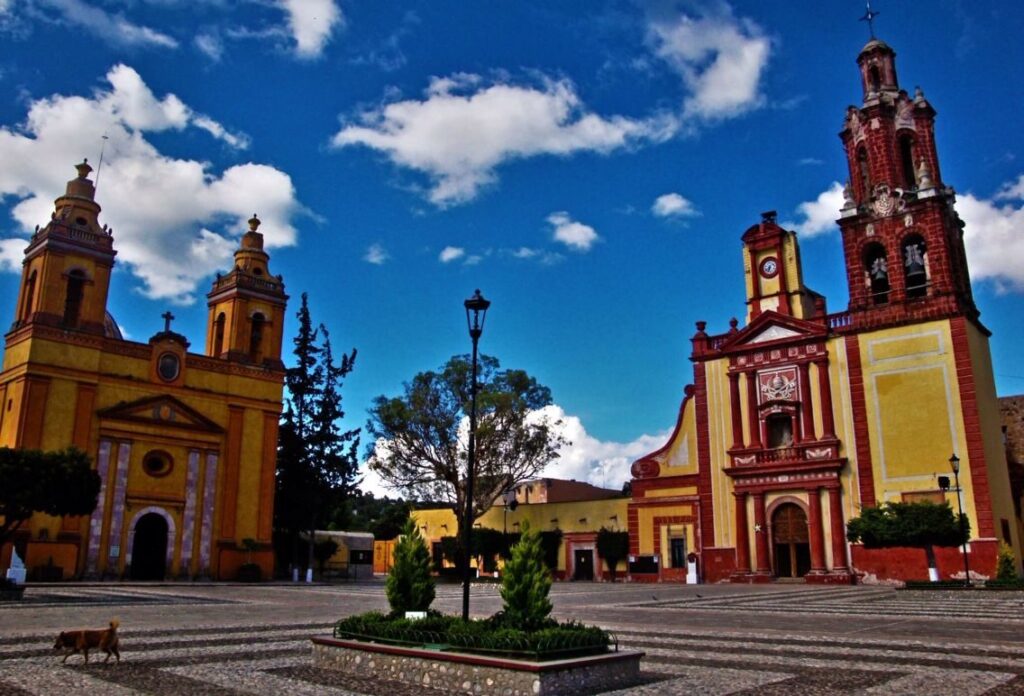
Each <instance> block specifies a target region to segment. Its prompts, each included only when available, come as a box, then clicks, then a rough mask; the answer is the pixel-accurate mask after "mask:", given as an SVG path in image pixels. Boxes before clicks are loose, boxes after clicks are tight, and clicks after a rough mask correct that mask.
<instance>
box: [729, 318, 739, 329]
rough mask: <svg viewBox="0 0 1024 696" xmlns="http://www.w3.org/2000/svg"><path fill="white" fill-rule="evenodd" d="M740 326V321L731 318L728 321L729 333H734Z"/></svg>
mask: <svg viewBox="0 0 1024 696" xmlns="http://www.w3.org/2000/svg"><path fill="white" fill-rule="evenodd" d="M739 325H740V320H739V319H737V318H736V317H733V318H732V319H730V320H729V333H736V332H737V331H738V330H739V329H737V328H736V327H737V326H739Z"/></svg>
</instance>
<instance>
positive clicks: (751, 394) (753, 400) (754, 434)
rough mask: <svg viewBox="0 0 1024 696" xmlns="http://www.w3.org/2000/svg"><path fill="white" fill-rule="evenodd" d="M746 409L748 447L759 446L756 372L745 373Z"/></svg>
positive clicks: (755, 447)
mask: <svg viewBox="0 0 1024 696" xmlns="http://www.w3.org/2000/svg"><path fill="white" fill-rule="evenodd" d="M747 411H748V413H749V415H750V418H749V424H750V447H751V449H760V448H761V419H760V418H759V417H758V414H757V373H756V372H754V371H753V370H751V371H750V372H748V373H747Z"/></svg>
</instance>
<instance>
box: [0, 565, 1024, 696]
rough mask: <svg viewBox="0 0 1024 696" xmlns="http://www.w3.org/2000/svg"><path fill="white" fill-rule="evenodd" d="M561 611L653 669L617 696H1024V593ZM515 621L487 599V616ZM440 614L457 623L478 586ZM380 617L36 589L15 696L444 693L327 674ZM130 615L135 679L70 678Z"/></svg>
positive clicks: (14, 616) (4, 647)
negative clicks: (340, 637) (84, 644)
mask: <svg viewBox="0 0 1024 696" xmlns="http://www.w3.org/2000/svg"><path fill="white" fill-rule="evenodd" d="M552 600H553V603H554V606H555V613H556V615H557V616H558V617H559V618H562V619H569V618H574V619H579V620H582V621H585V622H587V623H596V624H599V625H601V626H604V627H605V628H608V629H609V630H611V631H613V632H614V633H615V635H616V636H617V638H618V640H619V644H620V646H621V647H623V648H624V649H637V650H643V651H644V652H646V653H647V657H646V659H645V660H644V662H643V665H642V669H643V678H642V681H641V682H640V683H639V684H637V685H636V686H633V687H630V688H628V689H623V690H619V691H614V692H607V693H613V694H658V695H659V696H672V695H673V694H688V695H689V694H702V695H703V694H707V695H709V696H713V695H717V694H767V695H769V696H771V695H773V694H779V695H781V694H794V693H799V694H894V695H900V694H915V695H916V694H928V696H937V695H941V694H952V693H955V694H964V695H968V696H970V695H975V694H978V695H980V694H986V695H987V696H1008V695H1010V694H1022V695H1024V593H1022V592H981V591H971V592H908V591H897V590H894V589H891V588H887V587H842V588H834V587H826V588H821V587H809V586H802V585H782V584H779V585H767V586H755V587H749V586H732V585H701V586H672V585H636V584H633V585H630V584H616V585H608V584H592V583H559V584H556V585H555V586H554V588H553V590H552ZM500 605H501V600H500V598H499V596H498V592H497V587H496V586H494V585H480V586H474V589H473V613H474V614H477V615H480V616H484V615H487V614H490V613H492V612H494V611H496V610H497V609H498V608H499V607H500ZM435 607H436V608H438V609H440V610H441V611H448V612H453V613H457V612H458V611H459V609H460V607H461V588H459V587H458V586H454V585H445V586H440V587H439V588H438V599H437V601H436V602H435ZM370 609H386V600H385V598H384V590H383V584H382V583H381V582H380V581H375V582H365V583H358V584H356V583H352V584H346V585H311V586H305V585H285V584H281V585H276V584H265V585H232V584H188V583H178V584H174V583H172V584H146V583H136V584H68V585H32V586H30V587H29V588H28V590H27V591H26V600H25V601H23V602H20V603H6V602H5V603H3V604H0V696H5V695H7V694H10V695H11V696H29V695H31V696H44V695H45V696H49V695H51V694H60V695H61V696H75V695H77V694H82V695H87V696H96V695H97V694H103V695H104V696H106V695H110V696H121V695H127V694H152V695H154V696H177V695H179V694H189V695H196V696H240V695H242V694H289V695H292V694H294V695H296V696H305V695H309V696H313V695H320V694H324V695H328V696H330V695H348V694H352V695H356V694H363V695H373V696H405V695H406V694H408V695H410V696H412V695H413V694H424V695H425V696H429V695H430V694H441V693H444V692H441V691H439V690H436V689H429V688H425V687H423V686H409V685H404V684H398V683H395V682H387V681H382V680H373V679H368V678H365V677H358V676H353V675H348V674H343V673H338V672H332V671H329V670H321V669H316V668H314V667H313V664H312V659H311V646H310V643H309V640H308V639H309V636H311V635H325V634H328V633H330V630H331V627H332V624H333V622H334V621H335V620H336V619H338V618H340V617H342V616H345V615H348V614H352V613H356V612H362V611H368V610H370ZM114 617H117V618H119V619H120V621H121V631H120V636H121V654H122V662H121V664H120V665H115V664H107V665H105V664H102V656H101V658H100V659H99V660H96V659H95V658H94V659H93V660H91V661H90V664H89V665H88V666H86V665H84V664H83V662H82V659H81V657H80V656H73V657H71V658H69V660H68V663H67V664H66V665H61V663H60V659H61V657H60V655H59V654H56V653H54V651H53V650H52V649H51V646H52V644H53V639H54V636H55V635H56V633H57V632H58V631H60V630H65V629H69V628H80V627H100V626H104V625H105V624H106V623H107V622H108V621H109V620H110V619H111V618H114ZM94 655H95V653H94Z"/></svg>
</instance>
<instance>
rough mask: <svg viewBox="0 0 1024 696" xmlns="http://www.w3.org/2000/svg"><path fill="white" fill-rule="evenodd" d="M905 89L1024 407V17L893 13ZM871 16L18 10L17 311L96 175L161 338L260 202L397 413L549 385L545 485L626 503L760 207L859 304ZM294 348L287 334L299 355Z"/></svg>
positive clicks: (1, 277) (967, 9) (423, 7)
mask: <svg viewBox="0 0 1024 696" xmlns="http://www.w3.org/2000/svg"><path fill="white" fill-rule="evenodd" d="M875 9H877V10H881V15H880V16H879V17H878V19H877V20H876V23H875V24H876V31H877V34H878V35H879V37H881V38H883V39H885V40H886V41H887V42H888V43H890V45H892V46H893V47H894V48H895V49H896V51H897V54H898V58H897V68H898V71H899V76H900V80H901V84H902V86H903V87H904V88H906V89H908V90H910V91H912V90H913V88H914V86H915V85H920V86H921V87H922V88H923V89H924V91H925V93H926V95H927V97H928V99H929V101H930V102H931V103H932V104H933V105H934V106H935V108H936V109H937V110H938V112H939V116H938V121H937V136H938V145H939V152H940V157H941V161H942V165H943V176H944V179H945V181H946V182H947V183H948V184H950V185H952V186H954V187H955V188H956V189H957V191H958V193H959V196H960V197H959V210H960V212H961V215H962V217H963V218H964V219H965V221H966V222H967V225H968V226H967V230H966V235H967V244H968V255H969V258H970V261H971V264H972V277H973V279H974V288H975V297H976V300H977V303H978V304H979V306H980V308H981V310H982V320H983V321H984V322H985V323H986V325H987V326H988V327H989V328H991V329H992V330H993V332H994V336H993V339H992V350H993V355H994V359H995V372H996V381H997V385H998V390H999V392H1000V394H1014V393H1020V392H1024V364H1022V360H1021V358H1020V351H1019V348H1018V347H1019V346H1020V345H1022V344H1024V329H1022V327H1021V322H1020V317H1021V316H1022V315H1024V313H1022V311H1021V310H1022V308H1024V296H1022V293H1024V233H1022V232H1021V229H1022V228H1024V131H1022V129H1020V128H1019V127H1017V126H1016V124H1017V122H1018V121H1019V115H1020V114H1021V113H1024V89H1022V88H1021V85H1022V84H1024V80H1022V79H1021V78H1022V76H1021V67H1022V66H1024V46H1022V44H1021V42H1020V41H1019V37H1020V36H1021V35H1024V7H1022V6H1020V5H1019V4H1017V3H1006V2H980V3H968V2H966V1H964V2H959V1H956V0H938V1H937V2H934V3H928V4H927V5H925V4H923V3H908V2H900V3H897V2H891V1H886V0H879V1H878V2H876V3H875ZM863 12H864V7H863V4H862V3H859V2H855V1H852V0H851V1H850V2H839V1H835V0H830V1H829V2H825V3H821V2H811V1H810V0H795V1H793V2H788V3H763V2H734V3H732V4H729V3H725V2H627V1H622V2H616V1H607V2H602V1H599V0H586V1H581V2H505V3H467V2H446V1H441V0H431V1H429V2H409V3H396V2H392V3H384V2H365V1H363V2H356V1H348V0H308V1H306V2H303V1H301V0H282V1H280V2H273V1H271V0H258V1H257V0H252V1H250V2H228V1H227V0H191V1H189V2H185V1H184V0H125V1H122V2H117V1H115V0H0V269H2V271H3V272H2V273H0V293H2V294H0V297H3V298H5V304H4V306H3V307H0V310H2V311H4V312H7V315H8V316H12V314H13V309H14V308H13V304H14V297H15V294H16V291H17V280H18V276H17V275H16V272H17V271H18V269H19V268H20V259H21V254H22V251H23V249H24V246H25V243H26V235H27V234H28V232H29V231H30V230H31V229H32V228H33V227H34V226H35V224H39V223H43V222H45V220H47V219H48V217H49V211H50V210H51V208H52V200H53V199H54V198H55V197H56V196H57V195H59V194H60V193H61V192H62V191H63V186H64V182H66V181H67V180H68V179H69V178H71V177H72V176H73V174H74V170H73V168H72V165H73V164H74V163H75V162H77V161H80V160H81V158H82V157H89V159H90V161H91V162H94V163H95V162H97V161H98V159H99V153H100V144H101V142H102V140H101V138H102V136H103V135H104V134H106V135H107V137H108V140H107V145H106V154H105V162H104V168H103V171H102V174H101V180H100V183H99V193H98V199H99V202H100V204H101V205H102V206H103V208H104V210H103V213H102V215H101V220H103V221H104V222H106V223H108V224H110V225H111V226H112V227H113V229H114V236H115V245H116V246H117V248H118V250H119V255H118V266H117V269H118V270H117V273H116V274H115V276H114V280H113V292H112V295H111V301H110V305H109V308H110V310H111V312H112V313H113V314H114V316H115V317H116V318H117V320H118V322H119V323H120V324H121V325H122V327H123V328H124V330H125V331H126V332H127V334H128V335H129V336H130V337H131V338H132V339H134V340H141V341H145V340H147V339H148V337H149V336H151V335H152V334H153V333H155V332H156V331H158V330H159V329H160V328H161V327H162V321H161V319H160V316H159V315H160V314H161V313H162V312H164V311H166V309H168V308H171V309H172V310H173V311H174V313H175V314H176V315H177V317H178V319H177V321H176V323H175V327H176V328H177V329H178V330H180V331H182V332H184V333H186V334H187V335H188V336H189V337H190V338H191V340H192V341H193V348H194V349H198V350H202V344H203V341H204V325H205V320H206V308H205V302H204V295H205V293H206V292H207V291H208V289H209V285H210V281H211V279H212V275H213V273H214V272H215V271H216V270H217V269H220V268H226V267H228V265H229V259H230V254H231V252H232V251H233V249H234V248H235V246H236V244H237V239H238V237H239V236H240V234H241V233H242V232H243V231H244V229H245V224H244V220H245V219H247V218H248V217H249V215H250V214H251V213H252V212H254V211H255V212H257V213H259V215H260V217H261V218H262V219H263V221H264V225H263V227H262V228H261V232H265V234H266V240H267V244H268V247H270V249H269V250H270V253H271V255H272V259H271V267H272V270H273V272H275V273H281V274H282V275H283V276H284V278H285V282H286V285H287V290H288V292H289V293H290V294H291V296H292V298H293V299H292V305H291V310H290V312H289V324H288V325H287V327H286V334H287V335H288V336H291V334H292V333H293V331H294V319H293V316H292V315H293V314H294V309H295V308H296V307H297V304H298V297H299V295H300V293H302V292H303V291H306V292H308V293H309V295H310V303H311V307H312V311H313V315H314V318H315V319H316V320H318V321H323V322H325V323H326V324H327V325H328V327H329V328H330V330H331V332H332V336H333V338H334V341H335V344H336V346H337V347H338V348H339V349H341V348H344V347H349V346H355V347H357V348H358V349H359V357H358V359H357V365H356V370H355V372H353V373H352V375H351V376H350V377H349V379H348V382H347V384H346V386H345V392H344V393H345V408H346V410H347V411H348V414H349V420H350V421H351V422H352V424H354V425H361V424H363V423H364V422H365V419H366V416H365V413H366V408H367V406H368V405H369V403H370V401H371V399H372V398H373V397H374V396H376V395H378V394H394V393H396V392H397V391H398V390H399V389H400V388H401V384H402V382H403V381H404V380H407V379H408V378H410V377H411V376H412V375H413V374H415V373H416V372H418V371H420V370H424V369H430V368H434V367H436V366H438V365H440V364H441V363H443V362H444V361H445V360H446V358H447V357H449V356H450V355H452V354H454V353H460V352H467V351H468V349H469V339H468V336H467V334H466V327H465V319H464V315H463V310H462V304H461V303H462V300H463V299H465V298H466V297H468V296H469V295H470V294H472V292H473V290H474V289H475V288H480V289H481V290H482V291H483V293H484V295H486V296H487V297H488V298H489V299H491V300H492V301H493V305H492V308H491V312H490V314H489V316H488V320H487V327H486V331H485V333H484V336H483V339H482V343H481V349H482V350H483V351H484V352H486V353H488V354H492V355H495V356H497V357H498V358H499V359H500V360H501V361H502V363H503V364H504V365H506V366H510V367H522V368H524V369H526V370H528V371H529V372H530V373H532V374H534V375H536V376H537V377H538V378H539V379H540V380H541V381H542V382H543V383H545V384H547V385H548V386H550V387H551V389H552V393H553V396H554V399H555V402H556V403H557V406H558V408H559V409H560V413H563V414H564V418H565V421H566V423H567V426H568V431H567V434H568V436H569V438H570V439H572V440H573V441H574V443H575V444H574V446H573V448H572V450H571V451H569V452H566V453H565V456H564V457H563V460H562V461H561V462H560V463H559V464H557V465H556V466H555V467H554V468H553V469H552V470H551V473H552V474H553V475H564V476H573V477H577V478H589V479H590V480H592V481H594V482H596V483H606V484H608V485H620V484H621V483H622V481H624V480H625V479H626V478H628V464H629V462H630V461H632V459H634V458H636V457H637V456H640V455H641V454H644V453H645V452H647V451H649V450H650V449H653V448H654V447H656V446H658V445H660V444H661V442H662V441H663V439H664V436H665V434H666V431H668V430H669V429H670V428H671V427H672V425H673V424H674V421H675V416H676V412H677V409H678V406H679V402H680V399H681V397H682V390H683V387H684V385H685V384H686V383H687V382H689V381H690V380H691V379H692V370H691V366H690V363H689V361H688V360H687V355H688V354H689V337H690V336H691V335H692V334H693V331H694V321H696V320H700V319H703V320H707V321H708V322H709V331H714V332H719V331H724V330H725V329H727V328H728V323H727V322H728V320H729V318H730V317H732V316H739V317H741V318H742V316H743V311H744V304H743V302H744V296H743V282H742V266H741V257H740V243H739V237H740V235H741V234H742V232H743V230H744V229H746V227H748V226H749V225H750V224H753V223H754V222H756V221H757V220H758V219H759V214H760V213H761V211H764V210H770V209H775V210H778V211H779V217H780V219H781V220H784V221H786V222H787V223H788V224H789V225H790V226H791V227H794V228H795V229H797V230H798V232H799V234H800V238H801V244H802V246H801V249H802V252H803V262H804V273H805V278H806V280H807V282H808V284H809V285H810V286H811V287H813V288H815V289H816V290H818V291H819V292H822V293H824V294H825V295H826V296H827V298H828V302H829V308H830V311H839V310H842V309H844V308H845V305H846V301H847V293H846V287H845V276H844V271H843V264H842V257H841V250H840V243H839V236H838V230H837V228H836V227H835V225H834V224H832V220H834V218H835V217H837V213H838V207H839V204H840V202H841V200H842V198H841V194H840V193H839V189H838V188H837V182H842V181H843V180H844V179H845V176H846V165H845V162H844V161H843V153H842V151H841V148H840V143H839V140H838V138H837V133H838V131H839V129H840V124H841V120H842V117H843V115H844V110H845V107H846V106H847V105H848V104H853V103H859V101H860V88H859V82H858V73H857V68H856V64H855V59H856V56H857V53H858V51H859V50H860V48H861V47H862V46H863V45H864V43H865V42H866V40H867V38H868V33H867V27H866V26H865V24H864V23H863V22H859V21H857V20H858V17H860V16H861V15H862V14H863ZM289 347H290V346H289Z"/></svg>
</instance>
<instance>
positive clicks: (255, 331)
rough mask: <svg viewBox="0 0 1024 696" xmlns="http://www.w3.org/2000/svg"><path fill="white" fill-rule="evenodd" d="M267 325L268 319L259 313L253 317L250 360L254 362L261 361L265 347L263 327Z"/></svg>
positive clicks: (250, 336) (250, 335)
mask: <svg viewBox="0 0 1024 696" xmlns="http://www.w3.org/2000/svg"><path fill="white" fill-rule="evenodd" d="M266 323H267V319H266V317H264V316H263V315H262V314H260V313H259V312H256V313H255V314H253V315H252V331H251V333H250V334H249V359H250V360H252V361H253V362H257V361H259V359H260V349H261V348H262V345H263V326H264V324H266Z"/></svg>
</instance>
